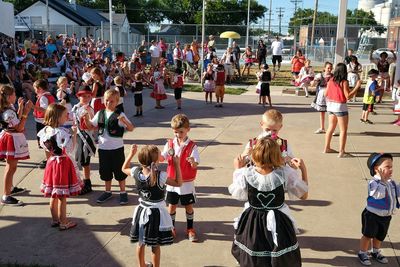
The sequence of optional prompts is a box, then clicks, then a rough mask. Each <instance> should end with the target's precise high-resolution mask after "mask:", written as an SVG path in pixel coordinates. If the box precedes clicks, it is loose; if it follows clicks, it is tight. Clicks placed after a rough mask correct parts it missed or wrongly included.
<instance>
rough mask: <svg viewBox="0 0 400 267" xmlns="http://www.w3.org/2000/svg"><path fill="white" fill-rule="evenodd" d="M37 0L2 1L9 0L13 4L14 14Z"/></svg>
mask: <svg viewBox="0 0 400 267" xmlns="http://www.w3.org/2000/svg"><path fill="white" fill-rule="evenodd" d="M36 1H37V0H4V2H9V3H12V4H13V5H14V10H15V14H17V13H18V12H20V11H22V10H24V9H25V8H27V7H29V6H30V5H32V4H33V3H35V2H36Z"/></svg>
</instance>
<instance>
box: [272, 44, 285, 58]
mask: <svg viewBox="0 0 400 267" xmlns="http://www.w3.org/2000/svg"><path fill="white" fill-rule="evenodd" d="M271 49H272V55H274V56H281V55H282V49H283V44H282V42H281V41H273V42H272V44H271Z"/></svg>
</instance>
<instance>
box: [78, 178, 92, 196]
mask: <svg viewBox="0 0 400 267" xmlns="http://www.w3.org/2000/svg"><path fill="white" fill-rule="evenodd" d="M83 181H84V183H85V185H84V186H83V187H82V189H81V192H80V193H79V195H84V194H87V193H90V192H92V191H93V190H92V182H91V181H90V180H83Z"/></svg>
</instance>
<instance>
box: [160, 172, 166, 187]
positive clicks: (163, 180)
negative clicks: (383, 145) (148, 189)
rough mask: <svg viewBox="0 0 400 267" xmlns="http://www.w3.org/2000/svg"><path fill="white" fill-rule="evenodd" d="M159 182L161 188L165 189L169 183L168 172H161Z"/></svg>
mask: <svg viewBox="0 0 400 267" xmlns="http://www.w3.org/2000/svg"><path fill="white" fill-rule="evenodd" d="M158 182H159V184H160V186H161V187H163V186H164V185H165V183H166V182H167V173H166V172H164V171H161V172H160V176H159V177H158Z"/></svg>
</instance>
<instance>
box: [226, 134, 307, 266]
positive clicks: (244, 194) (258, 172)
mask: <svg viewBox="0 0 400 267" xmlns="http://www.w3.org/2000/svg"><path fill="white" fill-rule="evenodd" d="M252 160H253V161H254V164H255V165H254V166H249V167H246V161H245V159H244V158H243V157H242V156H239V157H238V158H237V159H236V160H235V168H236V170H235V172H234V173H233V184H232V185H230V186H229V192H230V193H231V194H232V196H233V197H234V198H236V199H238V200H244V201H248V203H246V205H245V210H244V211H243V213H242V214H241V215H240V217H239V220H238V222H237V224H235V240H234V242H233V245H232V254H233V256H234V257H235V258H236V260H237V261H238V262H239V264H240V266H246V267H252V266H291V267H296V266H301V256H300V249H299V244H298V242H297V238H296V234H295V231H296V229H295V227H294V221H293V219H292V218H291V216H290V215H289V208H288V206H287V205H286V204H285V202H284V201H285V190H288V192H289V193H290V194H292V195H294V196H296V197H298V198H301V199H306V198H307V191H308V186H307V171H306V168H305V165H304V162H303V161H302V160H301V159H296V158H294V159H292V160H291V162H292V164H294V165H295V166H296V167H298V168H299V169H300V170H301V173H302V179H299V178H298V177H297V173H296V172H295V171H294V169H292V168H290V167H284V165H285V163H284V160H283V158H282V156H281V151H280V148H279V145H278V144H277V142H276V141H274V140H273V139H271V138H269V137H263V138H261V139H260V140H258V141H257V143H256V145H255V146H254V148H253V151H252Z"/></svg>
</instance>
